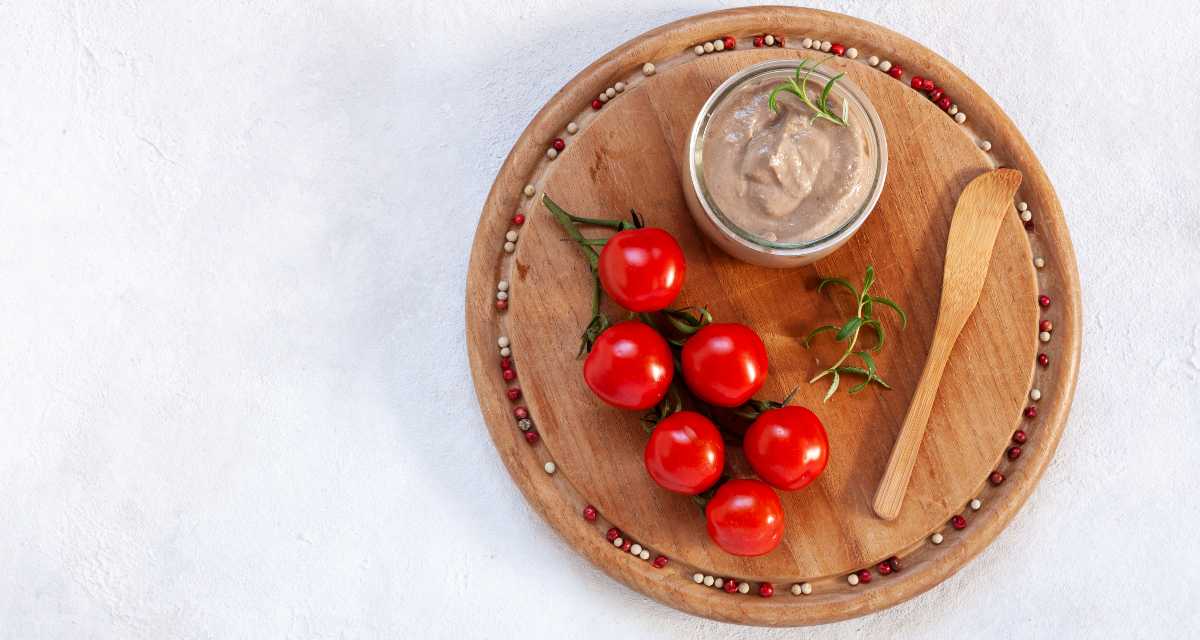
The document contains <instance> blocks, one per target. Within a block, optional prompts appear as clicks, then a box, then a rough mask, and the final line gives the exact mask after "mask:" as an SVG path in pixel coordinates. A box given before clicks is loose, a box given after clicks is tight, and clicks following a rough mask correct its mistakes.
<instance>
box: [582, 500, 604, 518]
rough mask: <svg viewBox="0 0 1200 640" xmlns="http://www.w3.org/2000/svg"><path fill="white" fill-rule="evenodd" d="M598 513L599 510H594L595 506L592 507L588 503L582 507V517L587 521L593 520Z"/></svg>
mask: <svg viewBox="0 0 1200 640" xmlns="http://www.w3.org/2000/svg"><path fill="white" fill-rule="evenodd" d="M599 515H600V512H599V511H596V507H593V506H592V505H590V504H589V505H588V506H586V507H584V508H583V519H584V520H587V521H588V522H595V521H596V517H597V516H599Z"/></svg>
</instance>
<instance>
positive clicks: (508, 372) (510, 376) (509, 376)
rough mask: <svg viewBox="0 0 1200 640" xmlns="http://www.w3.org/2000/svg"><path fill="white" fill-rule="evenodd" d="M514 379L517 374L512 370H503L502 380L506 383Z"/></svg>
mask: <svg viewBox="0 0 1200 640" xmlns="http://www.w3.org/2000/svg"><path fill="white" fill-rule="evenodd" d="M516 377H517V372H516V371H513V370H512V369H505V370H504V380H505V381H506V382H512V380H513V378H516Z"/></svg>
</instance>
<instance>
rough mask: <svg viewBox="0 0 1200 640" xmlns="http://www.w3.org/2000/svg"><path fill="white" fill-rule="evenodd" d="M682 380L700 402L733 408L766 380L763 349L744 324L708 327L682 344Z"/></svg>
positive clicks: (756, 390) (756, 337) (759, 340)
mask: <svg viewBox="0 0 1200 640" xmlns="http://www.w3.org/2000/svg"><path fill="white" fill-rule="evenodd" d="M682 360H683V379H684V380H685V381H686V382H687V386H688V388H689V389H691V390H692V393H695V394H696V395H697V396H699V397H700V399H701V400H703V401H705V402H707V403H709V404H713V405H716V406H718V407H736V406H738V405H740V404H742V403H744V402H745V401H747V400H749V399H750V398H751V397H753V396H754V394H755V393H757V392H758V390H759V389H761V388H762V386H763V382H765V381H766V379H767V348H766V347H764V346H763V342H762V339H761V338H759V337H758V334H757V333H754V330H753V329H751V328H750V327H747V326H746V325H744V324H735V323H716V324H710V325H708V326H706V327H704V328H703V329H701V330H699V331H697V332H696V334H695V335H693V336H692V337H690V338H688V340H687V342H685V343H684V344H683V359H682Z"/></svg>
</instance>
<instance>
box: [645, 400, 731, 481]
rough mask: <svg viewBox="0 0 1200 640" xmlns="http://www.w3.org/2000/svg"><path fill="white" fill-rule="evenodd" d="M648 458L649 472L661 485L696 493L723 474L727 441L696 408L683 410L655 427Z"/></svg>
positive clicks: (646, 456) (649, 444) (651, 436)
mask: <svg viewBox="0 0 1200 640" xmlns="http://www.w3.org/2000/svg"><path fill="white" fill-rule="evenodd" d="M645 460H646V471H648V472H649V473H650V477H651V478H654V481H655V482H657V483H658V486H660V487H662V488H664V489H666V490H668V491H675V492H677V493H686V494H687V495H691V496H694V495H696V494H697V493H700V492H702V491H704V490H705V489H707V488H709V487H711V486H713V484H714V483H715V482H716V481H717V479H719V478H720V477H721V470H722V469H723V468H724V467H725V442H724V441H723V440H722V439H721V432H720V431H718V430H717V426H716V425H714V424H713V423H712V422H711V421H710V420H709V419H708V418H705V417H704V416H702V415H700V414H699V413H696V412H695V411H680V412H678V413H673V414H671V415H670V416H668V417H667V418H666V419H665V420H663V421H661V422H659V423H658V425H656V426H655V427H654V432H653V433H651V434H650V441H649V442H647V443H646V455H645Z"/></svg>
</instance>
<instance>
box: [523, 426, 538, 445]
mask: <svg viewBox="0 0 1200 640" xmlns="http://www.w3.org/2000/svg"><path fill="white" fill-rule="evenodd" d="M538 440H540V438H539V437H538V434H537V432H536V431H534V430H532V429H530V430H529V431H526V432H525V442H528V443H529V444H537V441H538Z"/></svg>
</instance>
